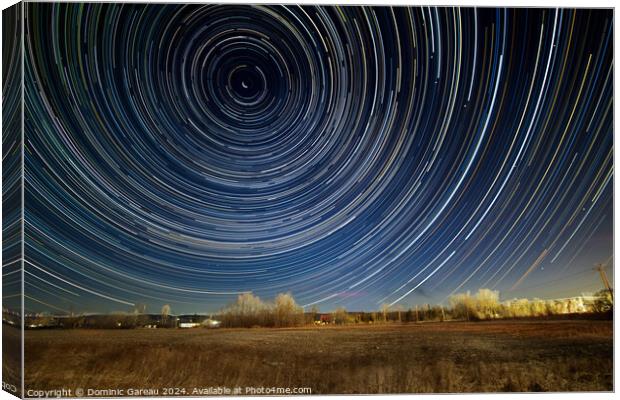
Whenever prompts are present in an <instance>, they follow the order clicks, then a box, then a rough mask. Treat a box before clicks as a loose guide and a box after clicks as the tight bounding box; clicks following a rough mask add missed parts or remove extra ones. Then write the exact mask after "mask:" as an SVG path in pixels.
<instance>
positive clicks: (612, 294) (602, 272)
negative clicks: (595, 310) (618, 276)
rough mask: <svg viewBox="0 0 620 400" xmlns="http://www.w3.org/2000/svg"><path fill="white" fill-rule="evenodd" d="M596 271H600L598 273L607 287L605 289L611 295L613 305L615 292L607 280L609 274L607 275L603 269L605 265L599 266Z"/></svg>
mask: <svg viewBox="0 0 620 400" xmlns="http://www.w3.org/2000/svg"><path fill="white" fill-rule="evenodd" d="M594 270H596V271H598V273H599V274H600V275H601V280H602V281H603V285H605V288H607V291H609V295H610V296H611V302H612V303H613V301H614V292H613V290H612V289H611V286H610V285H609V280H608V279H607V274H606V273H605V270H604V269H603V264H597V265H596V267H595V268H594Z"/></svg>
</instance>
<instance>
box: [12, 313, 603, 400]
mask: <svg viewBox="0 0 620 400" xmlns="http://www.w3.org/2000/svg"><path fill="white" fill-rule="evenodd" d="M5 337H6V336H5ZM25 352H26V389H37V390H42V389H58V388H63V387H64V388H76V387H81V388H85V389H86V388H93V389H107V388H123V389H128V388H147V389H148V388H150V389H161V388H164V387H176V388H183V389H185V390H186V393H185V394H192V393H191V391H192V389H193V388H208V387H216V386H219V387H229V388H233V387H242V388H244V390H245V387H290V388H293V387H309V388H311V390H312V393H313V394H339V393H416V392H452V393H454V392H512V391H610V390H612V389H613V383H612V369H613V335H612V322H611V321H506V322H477V323H466V322H452V323H451V322H444V323H426V324H424V323H421V324H403V325H398V324H394V325H388V326H385V325H384V326H346V327H320V328H296V329H261V328H254V329H219V330H207V329H193V330H178V329H177V330H173V329H169V330H165V329H161V330H139V329H134V330H41V331H27V332H26V350H25ZM158 394H159V395H162V394H164V393H162V392H161V390H160V391H159V393H158Z"/></svg>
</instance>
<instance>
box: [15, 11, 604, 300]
mask: <svg viewBox="0 0 620 400" xmlns="http://www.w3.org/2000/svg"><path fill="white" fill-rule="evenodd" d="M25 17H26V25H25V76H24V85H25V89H24V90H25V111H24V112H25V121H24V123H25V131H24V136H25V138H24V163H25V166H24V181H25V188H24V191H25V210H24V218H25V221H24V229H25V231H24V237H25V245H24V246H25V249H24V252H25V253H24V278H25V289H26V299H25V304H26V309H27V311H50V312H67V311H68V310H71V311H114V310H128V309H131V307H132V306H133V305H134V304H136V303H145V304H148V308H149V309H150V310H158V309H159V308H161V306H162V304H171V305H172V309H173V311H175V312H204V311H212V310H217V309H219V308H220V307H222V306H223V305H225V304H227V303H229V302H230V301H232V300H233V299H234V298H235V297H236V296H237V295H238V294H240V293H244V292H253V293H255V294H257V295H259V296H260V297H262V298H267V299H268V298H271V297H273V296H274V295H275V294H277V293H281V292H291V293H292V294H293V296H294V297H295V298H296V299H297V301H298V302H299V303H300V304H302V305H304V306H311V305H317V306H318V307H319V308H321V309H322V310H330V309H333V308H334V307H337V306H345V307H347V309H350V310H362V309H366V310H372V309H378V308H379V307H380V305H381V304H383V303H387V304H392V305H404V306H409V305H411V304H416V303H421V302H430V303H436V302H441V301H443V300H444V299H445V298H446V297H447V296H449V295H450V294H451V293H457V292H465V291H467V290H471V291H476V290H477V289H479V288H492V289H496V290H499V291H500V293H501V294H502V297H503V298H512V297H515V296H531V297H535V296H536V297H541V298H552V297H559V296H566V295H572V294H578V293H580V292H581V291H590V292H591V291H595V290H598V289H600V287H601V284H600V281H598V276H597V275H596V273H595V272H593V271H592V266H593V264H594V263H597V262H607V263H608V264H611V263H612V262H613V241H612V231H613V225H612V213H613V211H612V210H613V38H612V35H613V13H612V10H604V9H597V10H586V9H581V10H574V9H544V8H541V9H525V8H522V9H507V8H498V9H494V8H485V9H474V8H421V7H395V8H390V7H359V6H355V7H353V6H352V7H335V6H325V7H312V6H277V5H274V6H262V5H256V6H232V5H195V4H194V5H180V4H168V5H166V4H155V5H146V4H80V3H73V4H53V3H27V4H26V13H25ZM17 265H19V264H17ZM5 270H6V269H5ZM5 274H6V272H5ZM5 278H10V276H9V277H5Z"/></svg>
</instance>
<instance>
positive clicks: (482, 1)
mask: <svg viewBox="0 0 620 400" xmlns="http://www.w3.org/2000/svg"><path fill="white" fill-rule="evenodd" d="M31 2H36V0H35V1H33V0H31ZM60 2H70V1H66V0H60ZM89 2H97V3H100V2H104V3H105V2H111V1H105V0H104V1H102V0H91V1H89ZM119 2H120V1H119ZM124 2H134V3H214V4H248V3H252V4H311V5H317V4H323V5H328V4H342V5H400V6H460V7H468V6H469V7H472V6H473V7H558V8H614V56H615V54H616V51H615V50H616V46H617V44H618V42H619V38H618V35H619V34H618V29H617V28H616V24H615V22H616V21H615V4H616V3H615V2H614V1H611V0H590V1H583V0H563V1H558V0H538V1H531V0H525V1H520V2H517V1H506V0H477V1H473V0H464V1H463V0H460V1H459V0H456V1H455V0H451V1H450V0H443V1H441V0H439V1H437V0H435V1H433V0H417V1H411V0H387V1H381V0H355V1H353V0H336V1H334V0H314V1H312V0H279V1H274V0H271V1H266V0H253V1H244V0H219V1H201V0H168V1H158V0H154V1H146V0H135V1H124ZM15 3H16V2H15V1H11V0H0V5H1V8H2V9H5V8H7V7H9V6H11V5H13V4H15ZM0 20H1V19H0ZM1 27H2V24H1V22H0V32H1ZM22 30H23V26H22ZM22 32H23V31H22ZM22 40H23V34H22ZM22 46H23V41H22ZM614 60H615V57H614ZM0 71H1V68H0ZM22 76H23V58H22ZM617 78H618V68H614V99H615V98H616V96H615V95H616V90H615V89H616V87H615V82H617V81H618V80H617ZM22 83H23V82H22ZM22 100H23V84H22ZM617 107H618V102H616V101H614V110H613V111H614V113H613V114H614V166H616V165H620V164H619V161H620V155H618V152H617V151H615V144H616V143H617V140H616V139H617V138H618V135H619V133H618V132H619V131H620V129H618V128H619V123H618V120H617V119H616V114H617V113H616V110H617ZM0 126H1V122H0ZM22 143H23V101H22ZM22 157H23V147H22ZM22 160H23V158H22ZM0 172H1V167H0ZM22 204H23V168H22ZM619 205H620V198H619V196H618V193H617V190H616V177H615V174H614V254H615V249H616V248H617V243H618V240H619V239H618V236H617V235H616V234H615V232H616V227H617V226H618V224H619V223H620V216H619V215H618V213H616V212H615V211H616V209H618V206H619ZM0 217H1V210H0ZM23 222H24V219H23V208H22V236H23V233H24V231H23ZM0 235H1V234H0ZM0 239H1V236H0ZM22 255H23V237H22ZM614 261H615V260H614ZM22 263H23V260H22ZM613 275H614V276H613V281H614V287H617V283H618V282H617V279H616V274H615V271H614V274H613ZM22 285H23V266H22ZM0 287H1V278H0ZM22 290H23V289H22ZM22 301H23V298H22ZM22 306H23V305H22ZM615 310H616V312H615V315H614V361H615V360H618V359H619V358H618V346H616V345H615V344H616V343H617V339H618V332H617V331H616V329H615V318H616V317H617V308H616V309H615ZM22 355H23V348H22ZM1 356H2V349H1V346H0V359H1ZM22 359H23V358H22ZM617 372H618V368H617V367H616V365H615V362H614V388H617V387H618V383H619V380H618V373H617ZM22 379H23V377H22ZM22 388H23V381H22ZM395 396H396V397H398V398H402V399H415V400H418V399H419V400H428V399H438V398H448V397H454V396H457V397H458V398H459V399H468V400H469V399H472V400H473V399H479V398H489V397H490V398H492V399H511V400H521V399H530V398H541V397H544V398H545V399H554V400H555V399H562V400H564V399H566V400H577V399H578V400H581V399H584V398H587V399H588V400H598V399H611V398H614V397H615V396H614V394H613V393H579V392H570V393H540V394H532V393H525V394H521V393H515V394H441V395H429V394H424V395H413V394H411V395H374V396H373V398H378V399H389V398H394V397H395ZM314 397H319V396H314ZM320 397H321V398H325V399H356V398H359V396H334V395H329V396H320ZM14 398H15V397H14V396H11V395H10V394H8V393H7V392H4V391H0V400H5V399H6V400H8V399H14ZM235 398H236V399H240V398H241V397H235ZM277 398H278V397H267V396H263V397H243V399H277ZM162 399H170V400H172V399H178V398H166V397H162Z"/></svg>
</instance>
